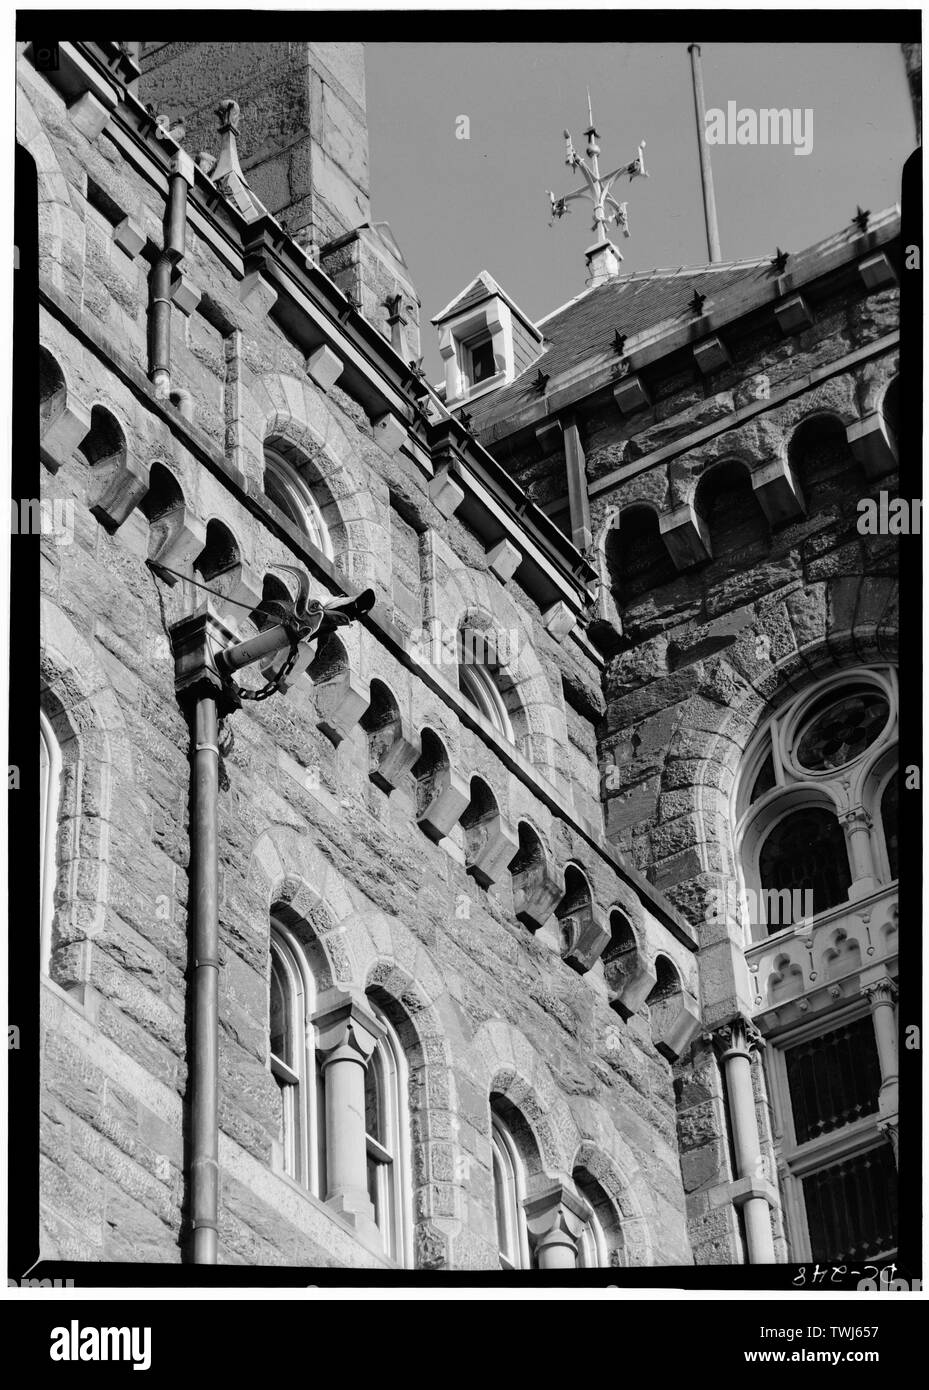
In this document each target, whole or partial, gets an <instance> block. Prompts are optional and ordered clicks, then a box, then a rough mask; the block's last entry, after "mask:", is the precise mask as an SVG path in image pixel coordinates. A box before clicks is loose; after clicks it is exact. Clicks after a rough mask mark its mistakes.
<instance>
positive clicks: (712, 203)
mask: <svg viewBox="0 0 929 1390" xmlns="http://www.w3.org/2000/svg"><path fill="white" fill-rule="evenodd" d="M687 52H688V53H689V54H690V66H691V68H692V70H693V80H694V113H695V115H696V118H697V145H698V147H699V149H700V181H701V183H702V184H703V215H704V217H705V219H706V248H707V251H708V253H709V257H710V261H711V263H712V262H715V261H721V260H722V258H723V257H722V252H721V251H720V249H719V227H718V226H717V225H716V195H715V193H714V192H713V170H712V167H711V165H710V150H709V146H708V145H707V143H706V106H705V103H704V100H703V68H702V67H701V65H700V45H699V44H698V43H692V44H691V45H690V46H689V48H688V49H687Z"/></svg>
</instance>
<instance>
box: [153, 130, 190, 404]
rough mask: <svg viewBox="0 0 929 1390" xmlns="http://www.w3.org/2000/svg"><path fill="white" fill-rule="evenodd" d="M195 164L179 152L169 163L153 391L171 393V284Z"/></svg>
mask: <svg viewBox="0 0 929 1390" xmlns="http://www.w3.org/2000/svg"><path fill="white" fill-rule="evenodd" d="M193 181H194V162H193V159H192V158H191V157H190V155H189V154H185V152H184V151H183V150H179V151H178V153H177V154H176V155H175V157H174V159H173V160H172V161H171V171H170V175H169V178H168V201H167V206H166V207H165V221H164V249H163V250H162V251H161V252H160V253H159V255H158V259H157V260H156V261H155V265H154V269H153V271H152V310H151V312H152V317H151V370H150V372H149V375H150V377H151V379H152V382H153V383H154V386H155V392H156V394H157V395H158V396H159V397H160V399H162V400H167V399H168V397H169V396H170V394H171V281H172V278H173V276H174V271H175V269H176V267H177V266H178V265H179V264H180V263H181V261H182V260H183V259H184V254H185V252H186V249H187V189H188V188H189V187H192V186H193Z"/></svg>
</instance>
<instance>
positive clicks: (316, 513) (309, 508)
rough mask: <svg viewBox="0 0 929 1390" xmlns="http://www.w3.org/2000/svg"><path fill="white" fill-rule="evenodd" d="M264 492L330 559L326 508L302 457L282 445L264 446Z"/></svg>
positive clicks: (270, 444)
mask: <svg viewBox="0 0 929 1390" xmlns="http://www.w3.org/2000/svg"><path fill="white" fill-rule="evenodd" d="M264 489H265V495H266V497H267V498H268V500H269V501H271V502H273V503H274V505H275V506H276V507H278V508H279V509H280V510H281V511H282V512H283V513H284V515H285V516H286V517H288V518H289V519H290V521H292V522H293V524H294V525H295V526H296V527H297V530H298V531H300V532H302V534H303V535H304V536H306V538H307V539H308V540H309V541H311V542H312V543H313V545H314V546H315V547H316V549H317V550H321V551H322V553H323V554H324V555H325V556H326V558H327V559H328V560H331V559H332V558H333V547H332V540H331V538H330V535H329V527H328V524H327V522H326V520H325V517H324V515H323V506H322V505H321V504H320V500H319V498H318V497H317V490H316V488H314V486H313V485H312V483H311V481H310V480H309V478H308V476H307V473H306V469H305V467H301V465H300V460H299V457H298V456H297V454H296V452H295V451H294V450H293V449H292V448H290V447H289V446H288V445H286V444H283V443H281V442H273V443H272V442H269V443H266V444H265V448H264Z"/></svg>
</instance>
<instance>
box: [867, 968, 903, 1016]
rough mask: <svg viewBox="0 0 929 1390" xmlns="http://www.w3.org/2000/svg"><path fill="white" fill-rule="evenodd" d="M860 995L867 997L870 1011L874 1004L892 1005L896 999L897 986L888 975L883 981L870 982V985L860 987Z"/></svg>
mask: <svg viewBox="0 0 929 1390" xmlns="http://www.w3.org/2000/svg"><path fill="white" fill-rule="evenodd" d="M861 992H862V994H866V995H867V996H868V1000H869V1002H870V1004H871V1007H872V1009H873V1008H874V1006H875V1004H893V1003H895V1002H896V998H897V986H896V983H895V981H893V980H892V979H891V978H890V976H889V975H885V976H884V977H883V979H880V980H872V981H871V983H870V984H867V985H862V986H861Z"/></svg>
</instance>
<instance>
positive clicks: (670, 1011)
mask: <svg viewBox="0 0 929 1390" xmlns="http://www.w3.org/2000/svg"><path fill="white" fill-rule="evenodd" d="M651 1014H652V1041H653V1043H654V1044H655V1047H656V1048H657V1050H658V1051H659V1052H660V1053H661V1054H662V1056H663V1057H667V1059H668V1060H669V1061H671V1062H674V1061H676V1060H677V1058H678V1057H680V1056H681V1055H682V1054H683V1052H684V1051H685V1050H686V1048H687V1046H688V1045H689V1044H690V1043H691V1042H692V1041H693V1039H694V1038H695V1037H696V1036H697V1034H698V1033H699V1032H700V1031H701V1029H702V1027H703V1024H702V1021H701V1018H700V1006H699V1004H698V1003H697V1000H696V999H695V998H694V996H693V995H692V994H691V993H690V991H689V990H687V989H681V990H680V992H678V993H675V994H671V995H668V996H667V997H666V998H664V999H659V1000H657V1001H656V1002H655V1003H654V1004H652V1005H651Z"/></svg>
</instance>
